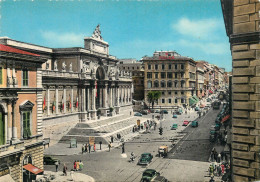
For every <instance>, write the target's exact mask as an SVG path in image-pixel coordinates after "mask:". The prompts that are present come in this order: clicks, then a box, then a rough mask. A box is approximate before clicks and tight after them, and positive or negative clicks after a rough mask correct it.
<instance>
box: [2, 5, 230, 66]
mask: <svg viewBox="0 0 260 182" xmlns="http://www.w3.org/2000/svg"><path fill="white" fill-rule="evenodd" d="M0 15H1V17H0V36H1V37H3V36H7V37H9V38H11V39H14V40H18V41H22V42H27V43H32V44H37V45H41V46H46V47H51V48H62V47H84V37H90V36H91V35H92V33H93V31H94V29H95V27H96V26H97V25H98V24H100V30H101V35H102V37H103V39H104V41H106V42H108V43H109V51H110V52H109V53H110V54H111V55H113V56H116V57H117V58H119V59H123V58H135V59H137V60H140V59H141V58H142V57H143V56H146V55H147V56H152V55H153V52H154V51H160V50H163V51H167V50H174V51H176V52H178V53H179V54H181V55H182V56H188V57H192V58H193V59H194V60H205V61H208V62H209V63H211V64H215V65H217V66H219V67H223V68H226V71H231V70H232V61H231V60H232V59H231V52H230V46H229V41H228V37H227V36H226V30H225V26H224V20H223V15H222V10H221V4H220V0H150V1H148V0H147V1H146V0H132V1H130V0H0Z"/></svg>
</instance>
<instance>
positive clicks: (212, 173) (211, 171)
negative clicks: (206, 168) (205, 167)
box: [210, 165, 214, 176]
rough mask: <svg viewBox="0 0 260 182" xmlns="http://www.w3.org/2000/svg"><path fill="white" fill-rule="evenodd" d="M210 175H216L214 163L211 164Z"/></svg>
mask: <svg viewBox="0 0 260 182" xmlns="http://www.w3.org/2000/svg"><path fill="white" fill-rule="evenodd" d="M210 175H211V176H214V166H213V165H211V166H210Z"/></svg>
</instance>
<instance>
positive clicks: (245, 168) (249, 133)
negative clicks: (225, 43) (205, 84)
mask: <svg viewBox="0 0 260 182" xmlns="http://www.w3.org/2000/svg"><path fill="white" fill-rule="evenodd" d="M259 4H260V3H259V1H258V0H250V1H249V0H244V1H238V0H229V1H224V0H221V5H222V11H223V16H224V21H225V26H226V32H227V35H228V37H229V41H230V44H231V46H230V47H231V51H232V66H233V70H232V76H233V77H232V134H231V136H232V140H231V171H232V181H257V180H259V179H260V135H259V134H260V120H259V119H260V112H259V111H260V105H259V100H260V97H259V96H260V94H259V92H260V89H259V88H260V85H259V83H260V77H259V65H260V60H259V59H260V57H259V53H260V44H259V41H260V36H259V34H260V33H259V7H260V6H259Z"/></svg>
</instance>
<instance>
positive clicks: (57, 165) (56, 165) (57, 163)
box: [55, 161, 59, 172]
mask: <svg viewBox="0 0 260 182" xmlns="http://www.w3.org/2000/svg"><path fill="white" fill-rule="evenodd" d="M55 167H56V172H58V167H59V161H56V162H55Z"/></svg>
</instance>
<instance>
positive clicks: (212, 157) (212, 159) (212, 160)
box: [210, 151, 214, 162]
mask: <svg viewBox="0 0 260 182" xmlns="http://www.w3.org/2000/svg"><path fill="white" fill-rule="evenodd" d="M210 158H211V162H214V152H213V151H211V154H210Z"/></svg>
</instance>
